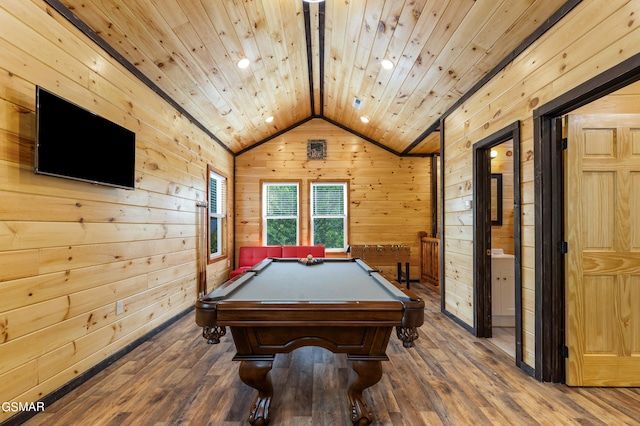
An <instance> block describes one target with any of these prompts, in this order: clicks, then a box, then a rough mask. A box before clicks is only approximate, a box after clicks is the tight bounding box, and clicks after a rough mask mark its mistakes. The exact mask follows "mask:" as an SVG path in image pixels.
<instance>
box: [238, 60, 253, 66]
mask: <svg viewBox="0 0 640 426" xmlns="http://www.w3.org/2000/svg"><path fill="white" fill-rule="evenodd" d="M249 62H251V61H249V58H242V59H240V60H239V61H238V68H246V67H248V66H249Z"/></svg>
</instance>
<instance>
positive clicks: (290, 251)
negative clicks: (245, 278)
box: [229, 246, 325, 278]
mask: <svg viewBox="0 0 640 426" xmlns="http://www.w3.org/2000/svg"><path fill="white" fill-rule="evenodd" d="M308 255H312V256H313V257H325V249H324V246H243V247H240V250H239V253H238V267H237V268H236V269H234V270H233V271H231V273H230V274H229V278H233V277H235V276H236V275H240V274H241V273H243V272H244V271H248V270H249V269H251V267H252V266H253V265H255V264H256V263H258V262H260V261H261V260H263V259H266V258H268V257H285V258H296V259H301V258H303V257H307V256H308Z"/></svg>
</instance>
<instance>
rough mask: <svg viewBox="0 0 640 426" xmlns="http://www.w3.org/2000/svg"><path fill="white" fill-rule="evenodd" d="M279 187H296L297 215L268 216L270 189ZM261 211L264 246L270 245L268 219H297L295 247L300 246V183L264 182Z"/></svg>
mask: <svg viewBox="0 0 640 426" xmlns="http://www.w3.org/2000/svg"><path fill="white" fill-rule="evenodd" d="M277 186H295V187H296V211H295V214H292V215H267V205H268V202H267V201H268V200H267V197H268V188H270V187H277ZM261 199H262V201H261V204H262V206H261V210H262V235H261V237H262V244H264V245H267V244H270V243H269V242H268V241H267V219H295V220H296V241H295V245H299V244H300V182H296V181H286V182H284V181H282V182H275V181H264V182H262V190H261Z"/></svg>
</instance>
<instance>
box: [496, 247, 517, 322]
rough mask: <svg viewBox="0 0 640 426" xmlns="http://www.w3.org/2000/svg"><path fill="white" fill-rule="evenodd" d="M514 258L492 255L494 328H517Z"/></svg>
mask: <svg viewBox="0 0 640 426" xmlns="http://www.w3.org/2000/svg"><path fill="white" fill-rule="evenodd" d="M513 268H514V257H513V255H511V254H504V253H500V251H494V252H493V254H492V255H491V315H492V321H491V323H492V326H493V327H515V324H516V317H515V314H516V306H515V305H516V302H515V300H516V298H515V283H514V269H513Z"/></svg>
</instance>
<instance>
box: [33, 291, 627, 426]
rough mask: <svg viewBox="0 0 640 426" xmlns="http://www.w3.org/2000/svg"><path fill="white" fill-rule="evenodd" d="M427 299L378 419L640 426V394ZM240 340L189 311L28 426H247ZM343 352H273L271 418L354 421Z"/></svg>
mask: <svg viewBox="0 0 640 426" xmlns="http://www.w3.org/2000/svg"><path fill="white" fill-rule="evenodd" d="M412 289H414V290H415V291H416V292H418V293H419V294H420V295H422V296H423V297H424V298H425V300H426V301H427V306H426V308H425V325H424V326H423V327H421V328H420V331H419V333H420V338H419V339H418V340H417V342H416V347H415V348H412V349H406V348H404V347H403V346H402V343H401V342H399V341H398V340H397V339H395V338H392V340H391V341H390V343H389V347H388V351H387V354H388V356H389V361H388V362H384V363H383V377H382V379H381V380H380V382H379V383H378V384H376V385H375V386H373V387H371V388H370V389H367V390H366V391H365V398H367V400H368V401H369V402H370V403H371V406H372V409H373V411H374V416H375V424H376V425H385V426H405V425H406V426H416V425H420V424H424V425H467V424H474V425H475V424H477V425H506V424H509V425H512V424H522V425H525V424H526V425H554V426H555V425H576V424H580V425H594V426H595V425H605V424H606V425H612V424H615V425H639V424H640V389H637V388H570V387H567V386H565V385H560V384H549V383H539V382H537V381H536V380H535V379H533V378H532V377H530V376H528V375H527V374H525V373H524V372H522V371H521V370H519V369H518V368H517V367H516V366H515V362H514V360H513V358H512V357H511V356H509V355H507V354H505V353H503V352H502V351H501V350H500V349H498V348H497V347H496V346H494V345H493V344H492V343H491V342H490V341H489V340H485V339H477V338H475V337H473V336H471V335H470V334H469V333H468V332H467V331H466V330H464V329H463V328H461V327H460V326H458V325H456V324H455V323H454V322H453V321H451V320H450V319H449V318H447V317H446V316H444V315H442V314H441V313H440V307H439V306H440V305H439V303H440V302H439V300H438V298H437V296H436V295H434V293H432V292H431V291H430V290H428V289H426V288H425V287H423V286H421V285H420V284H415V285H412ZM234 353H235V348H234V345H233V341H232V338H231V335H230V334H229V335H227V336H225V337H224V338H223V339H222V342H221V343H220V344H218V345H207V344H206V342H205V341H204V339H203V338H202V337H201V329H200V328H199V327H197V326H196V324H195V322H194V316H193V315H192V314H190V315H187V316H185V317H184V318H182V319H180V320H179V321H177V322H176V323H175V324H173V325H171V326H170V327H169V328H167V329H166V330H165V331H164V332H162V333H160V334H158V335H156V336H154V337H152V338H151V339H150V340H149V341H147V342H145V343H143V344H142V345H140V346H138V347H137V348H136V349H134V350H133V351H132V352H131V353H129V354H128V355H126V356H125V357H123V358H122V359H120V360H118V361H116V362H114V363H113V364H112V365H110V366H109V367H108V368H107V369H105V370H104V371H102V372H100V373H98V374H97V375H96V376H94V377H93V378H92V379H90V380H89V381H87V382H86V383H83V384H82V385H80V386H79V387H78V388H76V389H74V390H72V391H71V392H70V393H68V394H67V395H66V396H64V397H63V398H61V399H60V400H58V401H56V402H55V403H53V404H51V405H50V406H48V407H46V409H45V411H44V412H43V413H40V414H38V415H36V416H35V417H34V418H32V419H31V420H29V421H28V422H27V423H26V424H27V425H29V426H33V425H47V426H69V425H72V426H75V425H92V426H110V425H122V424H136V425H143V426H146V425H148V426H161V425H172V426H173V425H196V426H200V425H214V426H240V425H246V424H247V422H246V420H247V415H248V411H249V406H250V404H251V403H252V401H253V398H254V397H255V391H254V390H253V389H251V388H249V387H248V386H246V385H245V384H244V383H242V382H241V381H240V379H239V377H238V363H237V362H234V361H232V358H233V356H234ZM350 371H351V370H350V364H349V361H348V360H347V359H346V356H345V355H340V354H338V355H335V354H332V353H331V352H329V351H327V350H325V349H322V348H309V347H307V348H301V349H298V350H296V351H294V352H292V353H290V354H282V355H278V356H277V357H276V360H275V362H274V366H273V369H272V370H271V373H270V374H271V377H272V381H273V384H274V390H275V394H274V399H273V402H272V406H271V417H272V421H271V424H272V425H278V426H282V425H284V426H288V425H291V426H305V425H309V426H312V425H313V426H324V425H332V426H342V425H344V426H349V425H351V422H350V412H349V410H350V408H349V404H348V400H347V383H348V379H349V374H350Z"/></svg>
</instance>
